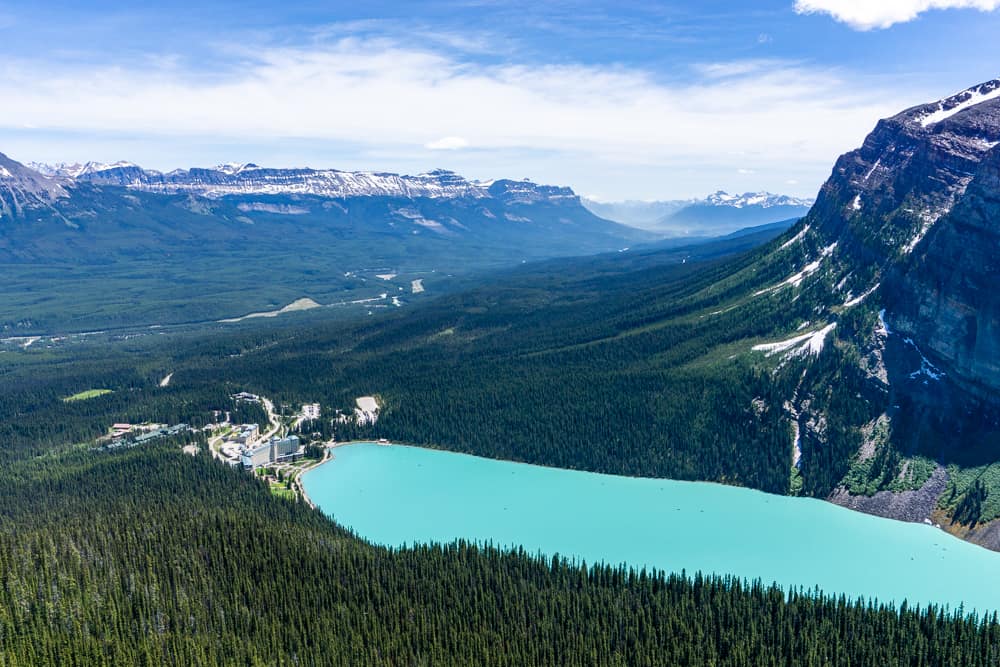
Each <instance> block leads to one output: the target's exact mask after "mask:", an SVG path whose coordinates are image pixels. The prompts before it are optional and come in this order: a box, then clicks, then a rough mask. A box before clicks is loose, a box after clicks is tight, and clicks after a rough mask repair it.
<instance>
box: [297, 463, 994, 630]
mask: <svg viewBox="0 0 1000 667" xmlns="http://www.w3.org/2000/svg"><path fill="white" fill-rule="evenodd" d="M334 451H335V459H334V460H333V461H331V462H330V463H327V464H326V465H323V466H320V467H319V468H316V469H314V470H311V471H309V472H308V473H306V474H305V475H304V477H303V481H304V484H305V487H306V490H307V492H308V493H309V496H310V497H311V498H312V499H313V501H314V502H315V503H316V504H317V505H318V506H319V507H320V508H321V509H322V510H323V511H324V512H325V513H326V514H328V515H329V516H331V517H333V518H334V519H335V520H336V521H337V522H338V523H340V524H341V525H343V526H346V527H349V528H351V529H353V530H354V531H355V532H356V533H358V534H359V535H360V536H361V537H363V538H365V539H367V540H369V541H371V542H374V543H376V544H382V545H387V546H403V545H409V544H414V543H420V542H432V541H433V542H450V541H453V540H455V539H457V538H463V539H466V540H470V541H478V542H485V541H491V542H492V543H493V544H495V545H497V546H516V545H522V546H524V548H525V549H526V550H528V551H529V552H532V553H534V552H542V553H544V554H546V555H552V554H555V553H558V554H560V555H563V556H567V557H571V558H577V559H583V560H586V562H588V563H593V562H597V561H605V562H608V563H612V564H619V563H627V564H629V565H632V566H636V567H642V566H647V567H656V568H660V569H664V570H668V571H676V572H679V571H680V570H682V569H684V570H687V572H688V573H693V572H696V571H699V570H700V571H702V572H706V573H708V572H711V573H719V574H735V575H738V576H740V577H744V578H749V579H756V578H760V579H762V580H764V581H765V582H767V583H770V582H772V581H773V582H777V583H779V584H781V585H782V586H786V587H787V586H795V587H799V586H803V587H807V588H812V587H815V586H819V587H820V588H821V589H822V590H823V591H824V592H826V593H837V594H839V593H845V594H847V595H848V596H849V597H866V598H868V597H876V598H878V599H879V600H883V601H892V602H896V603H899V602H901V601H903V600H904V599H905V600H908V601H909V603H910V604H911V606H912V605H913V604H915V603H919V604H927V603H931V602H933V603H938V604H948V605H950V606H951V607H952V608H954V607H957V606H958V605H959V604H961V603H964V605H965V609H966V610H973V609H975V610H978V611H987V610H994V609H1000V553H994V552H991V551H988V550H986V549H983V548H981V547H977V546H975V545H972V544H968V543H966V542H963V541H961V540H958V539H956V538H953V537H951V536H949V535H947V534H945V533H944V532H943V531H941V530H940V529H937V528H933V527H931V526H927V525H923V524H910V523H902V522H898V521H891V520H888V519H880V518H877V517H872V516H868V515H865V514H860V513H857V512H852V511H850V510H846V509H843V508H840V507H837V506H835V505H832V504H830V503H826V502H823V501H819V500H813V499H808V498H786V497H782V496H774V495H769V494H765V493H761V492H758V491H750V490H747V489H739V488H734V487H727V486H722V485H718V484H708V483H697V482H675V481H668V480H657V479H637V478H630V477H616V476H611V475H599V474H594V473H585V472H576V471H571V470H559V469H556V468H545V467H540V466H532V465H525V464H520V463H509V462H505V461H494V460H491V459H484V458H479V457H475V456H468V455H465V454H455V453H451V452H443V451H435V450H430V449H421V448H417V447H404V446H400V445H392V446H389V447H386V446H380V445H375V444H357V445H349V446H345V447H338V448H337V449H336V450H334Z"/></svg>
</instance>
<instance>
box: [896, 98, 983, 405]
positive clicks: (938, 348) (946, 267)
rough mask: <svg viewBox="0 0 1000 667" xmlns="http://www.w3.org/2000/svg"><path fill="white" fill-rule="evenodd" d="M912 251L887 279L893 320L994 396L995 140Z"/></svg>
mask: <svg viewBox="0 0 1000 667" xmlns="http://www.w3.org/2000/svg"><path fill="white" fill-rule="evenodd" d="M998 120H1000V117H998ZM913 255H914V256H913V259H912V261H911V262H909V263H908V265H907V266H906V268H905V269H904V270H903V271H901V275H900V276H898V278H897V279H896V280H895V281H894V284H893V288H894V289H893V290H892V292H891V297H892V303H891V304H890V307H891V308H892V312H893V320H894V323H895V327H896V328H897V329H898V330H899V331H900V332H901V333H903V334H905V335H908V336H910V337H912V338H913V339H914V340H916V341H919V342H920V344H921V345H922V347H923V348H924V349H925V350H926V351H927V353H928V354H929V355H933V356H934V357H935V358H936V359H938V360H940V361H941V362H942V365H943V366H944V367H946V368H948V369H949V370H950V371H951V372H952V373H953V374H954V376H955V379H956V380H957V381H959V382H960V383H961V384H963V385H964V386H965V387H966V388H968V389H969V390H971V391H973V392H974V393H976V394H978V395H980V396H981V397H983V398H986V399H990V400H992V401H995V402H1000V147H997V148H994V149H993V150H991V151H990V152H989V153H988V154H987V155H986V157H985V158H984V159H983V161H982V162H981V163H980V165H979V168H978V170H977V172H976V175H975V177H974V178H973V180H972V181H971V183H970V184H969V186H968V188H967V189H966V191H965V194H964V195H963V196H962V197H961V199H960V200H959V201H958V203H957V204H956V205H955V207H954V208H953V209H952V211H951V212H950V213H949V214H948V215H947V216H946V217H944V218H942V219H941V220H940V221H939V222H938V223H937V224H936V225H935V226H934V227H933V229H931V230H930V231H929V233H928V234H927V237H926V238H925V239H924V240H923V242H922V243H920V244H918V246H917V247H916V249H915V250H914V253H913Z"/></svg>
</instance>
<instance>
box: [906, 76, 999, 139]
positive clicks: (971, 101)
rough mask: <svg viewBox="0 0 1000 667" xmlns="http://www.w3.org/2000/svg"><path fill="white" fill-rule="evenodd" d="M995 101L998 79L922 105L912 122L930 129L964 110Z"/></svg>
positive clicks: (997, 92) (997, 94)
mask: <svg viewBox="0 0 1000 667" xmlns="http://www.w3.org/2000/svg"><path fill="white" fill-rule="evenodd" d="M995 99H1000V79H993V80H992V81H987V82H986V83H981V84H979V85H978V86H973V87H972V88H966V89H965V90H963V91H962V92H960V93H956V94H954V95H952V96H951V97H946V98H945V99H943V100H939V101H937V102H934V103H931V104H927V105H924V106H923V107H920V109H919V111H918V113H917V114H915V117H914V120H915V121H917V122H919V123H920V125H921V127H930V126H931V125H934V124H936V123H940V122H941V121H943V120H947V119H948V118H951V117H952V116H954V115H956V114H958V113H961V112H962V111H965V110H966V109H970V108H972V107H974V106H976V105H979V104H982V103H983V102H989V101H990V100H995Z"/></svg>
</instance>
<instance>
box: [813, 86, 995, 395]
mask: <svg viewBox="0 0 1000 667" xmlns="http://www.w3.org/2000/svg"><path fill="white" fill-rule="evenodd" d="M998 170H1000V80H995V81H991V82H988V83H985V84H982V85H979V86H975V87H973V88H970V89H968V90H966V91H963V92H962V93H959V94H957V95H954V96H952V97H949V98H947V99H944V100H941V101H939V102H934V103H931V104H924V105H920V106H917V107H913V108H911V109H908V110H906V111H903V112H902V113H900V114H897V115H896V116H893V117H892V118H888V119H885V120H882V121H879V123H878V124H877V125H876V127H875V129H874V131H873V132H872V133H871V134H870V135H869V136H868V137H867V138H866V139H865V142H864V144H863V145H862V146H861V148H859V149H858V150H855V151H852V152H850V153H847V154H845V155H843V156H842V157H841V158H840V159H839V160H838V161H837V163H836V165H835V167H834V170H833V173H832V175H831V177H830V179H829V180H828V181H827V182H826V184H824V186H823V188H822V190H821V191H820V194H819V197H818V199H817V202H816V205H815V206H814V207H813V209H812V211H810V213H809V216H808V217H807V219H806V224H807V229H806V230H805V232H804V233H803V234H802V236H801V239H800V242H801V243H802V245H803V248H804V249H805V250H806V251H808V250H809V249H810V248H811V249H814V250H813V252H812V254H813V255H816V254H817V250H815V249H829V248H831V247H833V248H834V250H833V251H831V252H828V253H826V256H825V257H823V258H820V257H819V256H816V257H812V256H809V257H807V259H814V260H819V259H822V260H823V262H824V264H825V266H824V268H825V273H824V272H821V271H816V273H817V275H821V276H822V277H823V278H825V279H826V280H827V281H828V282H829V283H830V284H831V285H832V286H833V287H832V294H831V298H830V300H829V303H828V305H830V306H833V305H834V304H836V302H837V301H838V300H842V303H843V305H844V306H845V307H849V306H851V305H855V304H856V303H857V298H858V296H859V295H867V294H872V293H873V292H875V290H877V288H879V287H882V290H881V293H880V294H881V296H880V297H878V298H881V299H882V304H881V305H883V306H884V307H885V312H884V321H885V322H886V324H887V326H888V328H889V330H891V331H893V332H894V333H895V334H896V335H899V336H900V337H902V338H903V339H904V340H907V339H908V340H909V341H910V344H911V346H912V347H913V348H914V349H915V350H916V351H917V353H918V354H919V355H920V356H921V357H922V359H923V361H926V362H927V363H928V364H930V365H931V367H940V368H941V369H942V370H943V371H944V373H945V374H947V375H948V376H949V377H950V378H952V379H955V380H957V381H959V382H960V383H961V384H962V385H963V386H964V387H966V388H969V389H971V390H972V391H974V392H976V393H977V395H979V396H980V397H981V398H990V399H995V400H997V401H1000V397H998V396H997V393H996V390H997V389H1000V367H998V363H1000V324H998V314H1000V295H997V294H996V292H995V288H996V287H997V286H998V285H1000V243H998V239H1000V175H998V174H1000V171H998ZM834 244H836V245H835V246H834ZM923 361H921V363H923ZM934 373H935V374H936V375H940V374H939V373H937V372H936V371H935V372H934ZM927 377H930V376H927Z"/></svg>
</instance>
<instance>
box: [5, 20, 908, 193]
mask: <svg viewBox="0 0 1000 667" xmlns="http://www.w3.org/2000/svg"><path fill="white" fill-rule="evenodd" d="M238 60H239V63H240V66H239V67H233V66H232V64H231V63H230V64H229V66H227V67H225V68H222V69H220V70H219V71H220V72H221V73H220V74H217V75H214V76H211V77H206V76H204V75H203V74H200V73H198V72H185V71H183V70H181V69H179V68H178V67H177V66H176V63H173V62H172V61H170V59H164V60H162V61H158V60H157V59H144V60H142V61H136V62H134V63H132V64H129V65H127V66H118V67H102V68H91V67H84V66H75V67H73V66H67V65H58V66H57V65H52V64H48V65H47V64H46V63H45V62H39V61H34V62H27V61H24V62H16V61H10V60H8V61H6V62H4V63H2V64H0V99H2V100H3V104H2V105H0V128H4V127H6V128H20V127H23V126H25V125H28V124H30V125H32V126H36V127H38V128H40V129H42V130H48V131H50V132H53V131H58V132H61V133H63V134H65V133H77V134H86V133H104V134H105V135H107V134H113V133H122V134H128V135H129V136H132V137H142V138H143V141H145V142H146V144H147V145H154V144H156V143H157V142H159V143H160V144H161V145H164V146H166V145H167V144H171V143H173V142H174V140H175V139H176V138H178V137H185V138H188V139H191V138H195V139H197V138H199V137H202V138H204V139H205V140H206V141H215V142H221V141H227V142H239V141H255V142H258V143H260V142H263V141H294V140H300V139H301V140H309V141H313V142H315V141H317V140H318V141H330V142H342V143H350V144H351V145H354V146H360V147H362V149H363V150H368V151H370V152H375V151H378V152H380V153H382V154H387V153H389V154H391V153H399V154H409V155H412V154H414V153H420V152H421V151H426V152H427V153H426V154H427V155H428V161H430V160H431V158H430V157H429V156H430V152H429V151H434V150H443V149H452V150H454V149H460V148H465V147H467V146H474V147H475V148H476V151H457V150H456V151H455V155H456V156H458V155H463V156H465V155H467V156H470V157H467V158H462V159H463V160H465V161H464V162H462V161H457V163H460V164H469V162H468V160H469V159H471V156H473V154H474V156H475V159H477V160H479V162H478V166H479V168H478V169H476V170H475V171H477V172H479V173H480V174H483V173H484V172H485V174H486V175H508V174H506V173H503V172H496V171H495V170H494V169H493V168H490V167H491V165H492V166H493V167H495V168H497V169H499V168H501V167H506V166H507V165H508V164H515V165H517V170H518V172H520V173H521V174H524V173H532V172H533V170H532V160H537V164H539V165H542V164H544V168H545V170H546V172H547V173H551V172H554V171H558V172H559V173H565V174H567V176H566V177H565V178H569V175H571V174H580V173H581V169H582V168H583V167H582V166H581V165H589V167H588V168H589V169H591V171H592V172H594V177H593V179H592V180H593V181H597V180H598V179H599V178H601V177H602V176H601V173H602V172H603V173H605V174H613V173H615V170H616V169H617V167H624V166H627V167H628V168H629V169H631V170H632V171H633V172H637V171H639V170H642V169H645V168H647V167H655V168H661V169H665V168H666V166H670V167H671V168H676V167H677V166H678V165H683V167H684V168H685V169H691V168H694V167H696V166H698V165H712V166H713V168H714V169H716V170H717V171H718V172H719V173H722V172H723V171H725V172H728V173H730V174H732V173H733V172H734V171H735V169H736V168H737V167H739V166H740V165H739V163H737V164H733V163H732V162H733V161H734V158H733V157H732V156H743V157H744V158H745V159H748V160H752V161H753V163H754V165H755V171H756V172H757V173H758V174H759V175H760V176H761V177H762V178H763V176H764V175H766V174H769V173H774V172H775V171H780V173H782V174H787V173H789V172H796V171H805V172H808V173H810V174H816V173H817V172H818V171H821V172H827V171H828V169H829V165H830V164H831V163H832V160H833V159H834V158H835V157H836V156H837V155H838V154H840V153H841V152H843V151H845V150H848V149H850V148H852V147H854V146H856V145H858V144H859V143H860V141H861V139H862V138H863V137H864V135H865V134H866V133H867V131H868V130H870V128H871V127H872V126H873V125H874V122H875V120H876V119H878V118H881V117H884V116H886V115H888V114H890V113H891V112H894V111H896V110H898V108H900V107H902V106H905V103H903V104H901V103H900V98H901V97H902V99H904V100H905V101H907V102H918V101H920V100H921V99H922V98H921V97H916V98H913V96H912V95H911V96H907V95H906V94H905V93H902V94H901V93H900V91H899V90H898V89H896V90H893V89H892V88H891V87H889V86H886V85H885V82H883V81H877V82H876V81H872V82H871V83H870V84H869V85H865V82H864V80H863V79H859V78H858V77H857V76H850V75H848V74H843V73H840V72H838V71H835V70H825V69H821V68H815V67H809V66H805V65H803V64H800V63H791V62H784V61H778V60H754V61H741V62H727V63H714V64H707V65H703V66H700V68H698V70H697V71H696V72H695V73H696V74H699V75H700V76H697V77H693V80H688V81H686V82H682V83H677V82H665V81H663V80H660V79H658V78H656V77H655V76H653V75H652V74H650V73H648V72H646V71H643V70H640V69H629V68H623V67H614V66H593V65H583V64H570V65H545V64H542V65H488V64H476V63H473V62H469V61H467V60H462V59H460V58H458V57H455V56H450V55H447V54H445V53H443V52H437V51H434V50H432V49H420V48H414V47H411V46H403V45H400V44H398V43H395V42H392V41H389V40H385V39H379V40H363V39H357V38H346V39H341V40H337V41H334V42H333V43H332V44H324V45H320V46H316V47H311V48H284V47H282V48H258V49H253V50H251V49H246V50H244V51H242V52H241V53H239V57H238ZM0 150H3V149H2V147H0ZM49 152H51V151H49ZM515 155H516V159H515V157H512V156H515ZM539 156H541V157H539ZM560 156H561V157H560ZM24 157H25V159H32V157H33V156H30V155H29V156H24ZM121 157H123V158H131V156H128V155H124V156H121ZM220 158H221V159H225V156H220ZM560 160H561V162H560ZM727 163H728V164H727ZM560 165H561V167H560ZM152 166H159V167H161V168H164V167H173V166H181V165H172V164H160V165H152ZM370 167H371V168H386V165H375V164H373V165H370ZM490 172H494V173H492V174H490ZM534 173H537V171H535V172H534ZM785 178H786V177H785V176H781V180H784V179H785ZM558 180H560V181H561V182H566V180H564V179H563V178H559V179H558ZM723 185H724V184H722V183H719V184H718V186H719V187H722V186H723ZM623 187H624V186H623ZM698 187H700V186H698ZM620 189H621V188H616V190H620ZM651 194H656V193H651Z"/></svg>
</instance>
